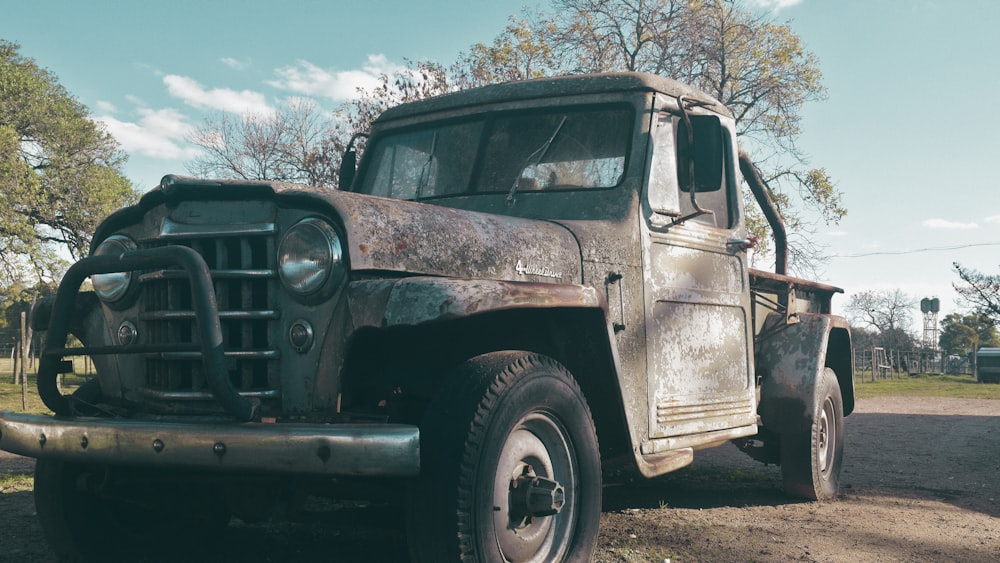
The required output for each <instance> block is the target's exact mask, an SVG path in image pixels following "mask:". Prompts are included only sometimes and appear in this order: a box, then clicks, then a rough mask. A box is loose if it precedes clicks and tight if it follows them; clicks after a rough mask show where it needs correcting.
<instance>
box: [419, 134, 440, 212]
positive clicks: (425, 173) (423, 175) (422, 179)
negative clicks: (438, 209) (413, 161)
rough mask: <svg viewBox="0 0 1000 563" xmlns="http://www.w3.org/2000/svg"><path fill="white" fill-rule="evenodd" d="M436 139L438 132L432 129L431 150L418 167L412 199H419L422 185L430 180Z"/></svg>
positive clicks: (424, 185)
mask: <svg viewBox="0 0 1000 563" xmlns="http://www.w3.org/2000/svg"><path fill="white" fill-rule="evenodd" d="M437 140H438V132H437V131H434V136H433V137H431V152H430V153H428V154H427V161H426V162H424V165H423V166H421V167H420V176H418V177H417V194H416V196H415V197H414V199H420V192H422V191H423V189H424V187H426V186H427V183H428V182H430V180H431V174H430V170H431V163H432V162H433V161H434V151H435V150H437Z"/></svg>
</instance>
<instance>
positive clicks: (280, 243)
mask: <svg viewBox="0 0 1000 563" xmlns="http://www.w3.org/2000/svg"><path fill="white" fill-rule="evenodd" d="M366 136H367V135H366ZM356 140H358V141H360V137H359V138H358V139H356ZM354 143H355V140H352V143H351V148H350V149H349V150H348V152H346V153H345V155H344V160H343V166H342V169H341V186H340V189H339V190H331V189H322V188H317V187H309V186H302V185H292V184H284V183H276V182H247V181H214V180H205V179H192V178H184V177H176V176H166V177H164V178H163V180H162V182H161V184H160V185H159V186H158V187H156V188H154V189H152V190H151V191H149V192H147V193H146V194H145V195H144V196H143V197H142V199H141V201H139V202H138V203H137V204H136V205H134V206H132V207H128V208H125V209H122V210H121V211H119V212H116V213H115V214H113V215H111V216H110V217H109V218H107V220H106V221H104V223H103V224H102V225H101V227H100V228H99V230H98V231H97V233H96V234H95V236H94V239H93V245H92V252H91V255H90V256H89V257H87V258H84V259H83V260H81V261H79V262H78V263H76V264H75V265H73V266H72V267H71V268H70V269H69V271H68V273H67V274H66V275H65V278H64V279H63V280H62V283H61V286H60V288H59V291H58V293H57V295H56V296H55V298H54V299H53V300H50V301H48V302H45V303H44V304H43V305H42V306H41V307H39V308H38V310H37V311H36V312H35V314H34V321H33V324H34V325H35V326H36V328H39V329H45V330H47V333H46V343H45V347H44V352H43V355H42V357H41V360H40V364H39V374H38V390H39V393H40V395H41V397H42V399H43V401H44V403H45V404H46V405H47V406H48V408H50V409H51V410H52V411H53V412H54V415H51V416H49V415H25V414H18V413H3V414H2V416H0V448H3V449H4V450H7V451H10V452H14V453H17V454H21V455H26V456H31V457H35V458H37V460H38V461H37V469H36V476H35V498H36V504H37V512H38V517H39V519H40V522H41V526H42V528H43V530H44V532H45V534H46V537H47V539H48V541H49V542H50V543H51V545H52V546H53V548H54V550H55V551H56V552H57V553H58V554H59V555H61V556H64V557H73V558H81V557H82V558H90V559H98V560H100V559H109V558H112V559H113V558H115V557H116V554H120V553H122V550H123V549H126V548H127V549H136V548H147V549H148V548H150V547H151V546H160V547H162V546H163V545H164V544H167V543H169V544H171V545H172V544H173V543H174V542H175V541H176V540H180V539H189V538H193V537H197V538H200V539H206V538H208V539H210V538H212V537H214V536H216V535H218V533H219V531H220V530H221V529H222V528H223V527H224V526H226V524H227V523H228V522H229V519H230V518H231V517H232V516H236V517H239V518H241V519H243V520H245V521H258V520H261V519H264V518H269V517H272V516H273V515H274V514H294V509H293V508H292V507H294V505H295V503H296V502H297V501H299V500H301V499H303V498H307V497H308V496H310V495H328V496H332V497H338V496H341V495H352V494H357V493H359V492H361V491H364V492H365V493H366V494H373V495H383V497H384V498H385V499H389V500H390V501H393V502H399V503H400V506H401V510H404V511H405V513H406V523H407V532H406V533H407V538H408V540H407V541H408V544H409V546H410V552H411V556H412V558H413V559H414V560H415V561H426V562H439V561H458V560H462V561H484V562H494V561H586V560H588V559H589V558H590V557H591V556H592V553H593V551H594V549H595V542H596V537H597V530H598V523H599V518H600V513H601V490H602V478H603V477H606V476H607V475H609V474H610V471H611V470H612V469H614V470H615V471H621V470H622V468H624V469H625V470H628V471H631V472H632V473H633V474H637V475H641V476H644V477H655V476H657V475H661V474H664V473H666V472H669V471H673V470H676V469H678V468H681V467H684V466H685V465H687V464H689V463H691V461H692V459H693V458H694V455H695V452H696V451H698V450H701V449H704V448H709V447H714V446H719V445H722V444H726V443H730V442H732V443H735V444H736V445H737V446H738V447H740V448H741V449H743V450H744V451H746V453H748V454H749V455H751V456H753V457H754V458H756V459H758V460H760V461H763V462H765V463H773V464H778V465H780V466H781V472H782V475H783V479H784V485H785V488H786V490H787V492H788V493H789V494H790V495H792V496H795V497H803V498H808V499H829V498H831V497H834V496H835V494H836V493H837V490H838V479H839V474H840V470H841V463H842V452H843V444H844V426H843V420H844V416H846V415H848V414H850V413H851V411H852V410H853V407H854V383H853V377H852V370H853V364H852V361H853V360H852V354H851V335H850V328H849V326H848V324H847V322H846V321H845V320H844V319H843V318H841V317H839V316H836V315H833V314H831V306H830V302H831V298H832V296H833V295H834V294H835V293H837V292H839V291H840V290H839V289H837V288H835V287H832V286H828V285H824V284H820V283H816V282H811V281H806V280H802V279H797V278H794V277H791V276H789V275H788V274H787V272H786V271H785V270H786V263H787V250H786V249H787V244H786V243H785V234H784V233H785V231H784V227H783V226H782V224H781V220H780V214H779V213H778V212H777V210H776V209H775V207H774V205H772V204H771V201H770V198H769V195H768V190H767V189H766V186H765V185H764V183H763V182H762V181H761V180H760V177H759V175H758V174H757V172H756V170H755V168H754V166H753V164H752V163H751V162H750V160H749V159H748V158H747V157H746V155H745V153H742V152H741V151H740V150H739V149H738V147H737V142H736V134H735V126H734V119H733V117H732V115H731V113H730V112H729V111H728V110H727V109H726V108H725V107H723V106H722V105H721V104H720V103H719V102H718V101H716V100H714V99H712V98H711V97H709V96H707V95H705V94H703V93H701V92H699V91H696V90H694V89H692V88H690V87H688V86H685V85H683V84H680V83H678V82H675V81H672V80H669V79H666V78H663V77H658V76H651V75H645V74H636V73H624V74H603V75H582V76H572V77H558V78H551V79H539V80H531V81H525V82H517V83H508V84H498V85H491V86H486V87H483V88H478V89H473V90H468V91H463V92H457V93H453V94H448V95H445V96H441V97H437V98H431V99H427V100H422V101H418V102H414V103H410V104H405V105H402V106H399V107H395V108H393V109H390V110H388V111H386V112H385V113H383V114H382V115H381V116H380V117H379V118H378V119H377V120H376V121H375V123H374V124H373V126H372V129H371V131H370V136H367V141H366V142H365V146H364V154H363V155H362V157H361V158H360V159H358V157H357V153H356V151H355V149H354ZM744 181H746V182H747V183H748V184H749V187H750V189H751V191H752V192H753V194H754V195H755V196H756V200H757V202H758V203H759V205H760V206H761V209H762V211H763V213H764V215H765V217H767V218H768V220H769V221H770V223H771V227H772V230H773V232H774V234H775V241H776V244H775V248H776V260H775V261H776V268H775V270H776V271H775V272H765V271H759V270H755V269H752V268H750V267H749V264H748V258H747V253H748V251H749V250H750V249H751V248H752V247H753V244H754V240H753V239H752V238H751V237H748V235H747V230H746V222H745V220H744V210H743V205H744V203H743V197H742V196H741V189H742V185H743V182H744ZM87 280H89V281H90V283H91V284H92V290H91V289H90V288H89V287H88V286H85V282H87ZM81 288H82V289H81ZM69 335H73V336H75V337H76V339H77V340H78V341H79V343H82V345H73V346H70V345H69V344H67V342H69V340H68V336H69ZM77 340H72V342H76V341H77ZM79 355H87V356H90V357H91V358H92V359H93V363H94V365H95V366H96V377H94V378H93V379H91V380H89V381H87V382H86V383H85V384H83V385H81V386H80V387H79V388H77V389H75V390H74V391H73V392H72V393H67V394H64V393H63V390H62V389H61V388H60V387H59V386H58V385H57V379H58V377H59V374H60V373H62V372H65V371H66V370H69V369H71V363H70V362H69V361H68V360H67V358H70V357H72V356H79ZM616 474H617V473H616ZM109 526H114V527H115V533H113V534H112V533H109V532H108V530H109Z"/></svg>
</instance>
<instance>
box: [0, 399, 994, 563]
mask: <svg viewBox="0 0 1000 563" xmlns="http://www.w3.org/2000/svg"><path fill="white" fill-rule="evenodd" d="M846 434H847V445H846V448H845V452H846V453H845V462H844V472H843V476H842V479H841V483H842V494H841V495H840V497H839V498H838V499H837V500H836V501H833V502H826V503H805V502H798V501H791V500H789V499H788V498H786V497H785V496H784V495H783V494H782V492H781V475H780V471H779V470H778V468H776V467H773V466H770V467H765V466H763V465H761V464H759V463H757V462H755V461H753V460H751V459H749V458H747V457H746V456H744V455H743V454H741V453H739V452H738V451H737V450H736V448H734V447H732V446H728V445H727V446H724V447H721V448H717V449H715V450H709V451H706V452H698V454H696V460H695V463H694V464H692V465H691V466H690V467H687V468H685V469H682V470H680V471H677V472H675V473H672V474H670V475H667V476H665V477H661V478H659V479H655V480H652V481H642V482H636V483H628V484H615V485H609V486H607V487H606V488H605V492H604V514H603V515H602V519H601V530H600V535H599V537H598V550H597V554H596V557H595V560H596V561H600V562H640V561H642V562H645V561H652V562H659V563H662V562H663V561H666V560H670V562H671V563H676V562H686V561H759V562H769V561H823V562H837V561H851V562H855V561H965V562H974V561H984V562H985V561H1000V502H998V501H1000V479H998V475H1000V401H989V400H967V399H945V398H879V399H865V400H859V401H858V405H857V410H856V411H855V413H854V414H853V415H851V416H849V417H848V418H847V419H846ZM32 467H33V463H32V460H29V459H25V458H20V457H17V456H11V455H8V454H5V453H2V452H0V475H3V474H4V473H14V474H18V473H23V474H30V473H31V471H32ZM165 539H167V538H165ZM405 558H406V549H405V541H404V539H403V536H402V531H401V519H400V518H399V516H398V514H396V513H394V512H393V511H391V510H389V509H386V508H382V507H370V506H369V507H352V508H343V509H340V510H336V511H333V512H330V513H323V514H321V515H318V516H316V518H315V519H314V521H310V522H305V523H297V524H271V525H254V526H249V525H243V524H240V523H238V522H236V523H234V524H233V525H231V526H230V528H229V529H228V530H227V531H226V534H225V537H224V538H223V541H222V542H221V543H220V544H219V545H218V546H214V547H205V548H204V549H203V550H202V551H200V552H199V553H196V554H192V555H191V557H190V559H191V560H200V561H223V562H225V561H232V562H237V561H239V562H240V563H252V562H283V561H297V560H301V559H308V560H320V559H322V560H327V561H366V562H371V561H386V562H388V561H394V562H395V561H401V560H405ZM0 561H5V562H6V561H11V562H13V561H18V562H22V561H29V562H30V561H37V562H46V563H48V562H52V561H55V558H54V557H53V556H51V555H50V554H49V552H48V550H47V547H46V546H45V542H44V540H43V539H42V537H41V532H40V530H39V528H38V525H37V523H36V522H35V517H34V505H33V502H32V497H31V482H30V480H20V481H15V484H14V485H4V486H0Z"/></svg>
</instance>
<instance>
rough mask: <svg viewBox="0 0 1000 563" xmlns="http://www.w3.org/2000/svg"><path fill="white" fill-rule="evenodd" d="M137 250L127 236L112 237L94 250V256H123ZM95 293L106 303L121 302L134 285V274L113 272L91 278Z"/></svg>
mask: <svg viewBox="0 0 1000 563" xmlns="http://www.w3.org/2000/svg"><path fill="white" fill-rule="evenodd" d="M135 249H136V245H135V242H133V241H132V239H130V238H128V237H127V236H125V235H111V236H110V237H108V238H106V239H104V241H103V242H102V243H101V244H99V245H98V246H97V248H96V249H95V250H94V256H121V255H122V254H125V253H126V252H130V251H132V250H135ZM90 282H91V283H92V284H93V285H94V292H95V293H96V294H97V296H98V297H99V298H100V299H101V301H104V302H106V303H114V302H115V301H118V300H120V299H121V298H122V297H124V296H125V294H126V293H127V292H128V288H129V286H130V285H131V284H132V272H111V273H107V274H94V275H92V276H90Z"/></svg>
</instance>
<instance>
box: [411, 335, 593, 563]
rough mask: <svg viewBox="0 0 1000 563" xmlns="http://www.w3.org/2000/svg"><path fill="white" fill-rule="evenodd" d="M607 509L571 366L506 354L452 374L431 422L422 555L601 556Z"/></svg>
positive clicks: (421, 481) (418, 512) (414, 506)
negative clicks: (601, 527)
mask: <svg viewBox="0 0 1000 563" xmlns="http://www.w3.org/2000/svg"><path fill="white" fill-rule="evenodd" d="M600 515H601V468H600V454H599V451H598V444H597V437H596V434H595V432H594V423H593V420H592V418H591V415H590V409H589V407H588V406H587V402H586V400H585V398H584V397H583V393H582V392H581V391H580V388H579V387H578V386H577V384H576V382H575V381H574V379H573V378H572V376H571V375H570V374H569V372H568V371H567V370H566V369H565V368H564V367H563V366H562V365H560V364H559V363H557V362H556V361H554V360H552V359H551V358H547V357H545V356H540V355H537V354H530V353H526V352H498V353H492V354H487V355H484V356H480V357H477V358H474V359H473V360H470V361H469V362H466V363H465V364H464V365H462V366H461V367H460V368H459V369H458V370H456V372H455V373H453V374H452V376H451V377H450V378H449V380H448V381H447V382H446V383H445V384H444V387H443V388H442V389H441V390H440V392H439V393H438V394H437V395H436V396H435V398H434V400H432V401H431V403H430V404H429V405H428V408H427V412H426V414H425V417H424V422H423V424H422V426H421V474H420V477H419V478H418V479H416V481H415V482H414V483H413V484H412V486H411V490H410V494H409V498H408V502H407V521H408V539H409V543H410V550H411V554H412V555H413V558H414V560H415V561H425V562H430V561H433V562H439V561H479V562H484V563H486V562H501V561H511V562H549V561H589V560H590V557H591V555H592V553H593V551H594V546H595V543H596V538H597V529H598V526H599V521H600Z"/></svg>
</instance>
